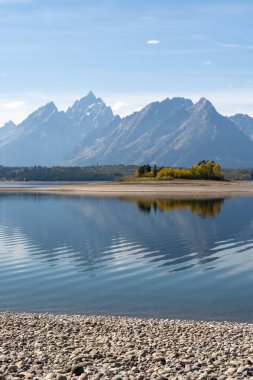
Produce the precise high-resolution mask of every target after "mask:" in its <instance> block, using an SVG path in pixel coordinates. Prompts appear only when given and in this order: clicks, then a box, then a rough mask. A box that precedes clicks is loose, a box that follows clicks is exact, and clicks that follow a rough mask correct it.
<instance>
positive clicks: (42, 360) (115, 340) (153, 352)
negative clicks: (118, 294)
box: [0, 313, 253, 380]
mask: <svg viewBox="0 0 253 380" xmlns="http://www.w3.org/2000/svg"><path fill="white" fill-rule="evenodd" d="M0 324H1V330H0V380H9V379H13V380H19V379H34V380H36V379H37V380H39V379H45V380H46V379H48V380H50V379H56V380H68V379H79V380H90V379H92V380H95V379H101V380H103V379H113V380H120V379H122V380H132V379H137V380H144V379H146V380H147V379H150V380H151V379H160V380H162V379H175V380H176V379H178V380H180V379H182V380H183V379H203V380H208V379H210V380H211V379H217V380H223V379H224V380H225V379H228V380H229V379H244V378H251V377H252V378H253V325H252V324H239V323H228V322H195V321H179V320H161V319H137V318H126V317H97V316H80V315H71V316H68V315H50V314H27V313H0Z"/></svg>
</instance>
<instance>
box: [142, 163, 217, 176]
mask: <svg viewBox="0 0 253 380" xmlns="http://www.w3.org/2000/svg"><path fill="white" fill-rule="evenodd" d="M135 177H137V178H154V179H158V180H173V179H204V180H219V181H220V180H223V179H224V175H223V173H222V171H221V167H220V164H217V163H215V162H214V161H200V162H199V163H198V164H197V165H192V166H191V167H190V169H185V168H170V167H169V168H164V167H162V168H160V169H158V168H157V166H156V165H154V166H153V168H151V166H150V165H149V164H148V165H143V166H140V167H139V168H138V169H137V170H136V172H135Z"/></svg>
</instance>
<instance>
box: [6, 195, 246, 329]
mask: <svg viewBox="0 0 253 380" xmlns="http://www.w3.org/2000/svg"><path fill="white" fill-rule="evenodd" d="M252 300H253V198H251V197H245V198H235V199H225V200H224V199H216V200H194V201H191V200H186V201H173V200H169V199H155V198H154V199H146V200H145V199H140V198H138V199H135V198H134V197H129V198H121V199H117V198H96V197H94V198H93V197H77V196H73V197H72V196H57V195H45V194H18V193H16V194H7V193H6V194H5V193H2V194H0V309H1V310H15V311H49V312H57V313H58V312H67V313H74V312H75V313H84V314H103V315H106V314H111V315H135V316H145V317H148V316H152V317H166V318H190V319H217V320H223V319H226V320H239V321H251V322H253V301H252Z"/></svg>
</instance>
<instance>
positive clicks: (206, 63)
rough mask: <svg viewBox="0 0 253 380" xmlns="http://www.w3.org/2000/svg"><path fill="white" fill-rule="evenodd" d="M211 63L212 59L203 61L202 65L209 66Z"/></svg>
mask: <svg viewBox="0 0 253 380" xmlns="http://www.w3.org/2000/svg"><path fill="white" fill-rule="evenodd" d="M211 64H212V61H205V62H204V65H207V66H209V65H211Z"/></svg>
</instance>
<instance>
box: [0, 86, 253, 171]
mask: <svg viewBox="0 0 253 380" xmlns="http://www.w3.org/2000/svg"><path fill="white" fill-rule="evenodd" d="M202 159H206V160H207V159H210V160H215V161H217V162H220V163H221V165H222V166H223V167H253V118H251V117H250V116H248V115H242V114H237V115H234V116H231V117H225V116H222V115H221V114H220V113H218V112H217V111H216V109H215V108H214V106H213V105H212V104H211V102H209V101H208V100H207V99H205V98H201V99H200V100H199V101H198V102H197V103H195V104H194V103H193V102H192V101H191V100H189V99H185V98H179V97H177V98H172V99H168V98H167V99H165V100H163V101H161V102H153V103H151V104H149V105H147V106H146V107H144V108H143V109H142V110H140V111H138V112H134V113H133V114H131V115H129V116H127V117H124V118H121V117H119V116H118V115H114V114H113V112H112V110H111V108H110V107H108V106H106V104H105V103H104V102H103V100H102V99H101V98H97V97H96V96H95V95H94V94H93V93H92V92H89V93H88V95H86V96H85V97H83V98H82V99H80V100H77V101H76V102H75V103H74V104H73V105H72V106H71V107H69V108H68V109H67V111H66V112H63V111H58V109H57V107H56V106H55V104H54V103H53V102H51V103H48V104H46V105H45V106H43V107H41V108H39V109H38V110H36V111H35V112H33V113H32V114H31V115H29V116H28V117H27V118H26V119H25V120H24V121H23V122H22V123H20V124H19V125H16V124H14V123H13V122H12V121H9V122H8V123H6V124H5V125H4V126H3V127H2V128H0V164H1V165H5V166H7V165H8V166H32V165H43V166H53V165H64V166H86V165H94V164H96V163H99V164H142V163H151V164H154V163H156V164H157V165H169V166H186V167H188V166H190V165H191V164H193V163H196V162H198V161H200V160H202Z"/></svg>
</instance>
